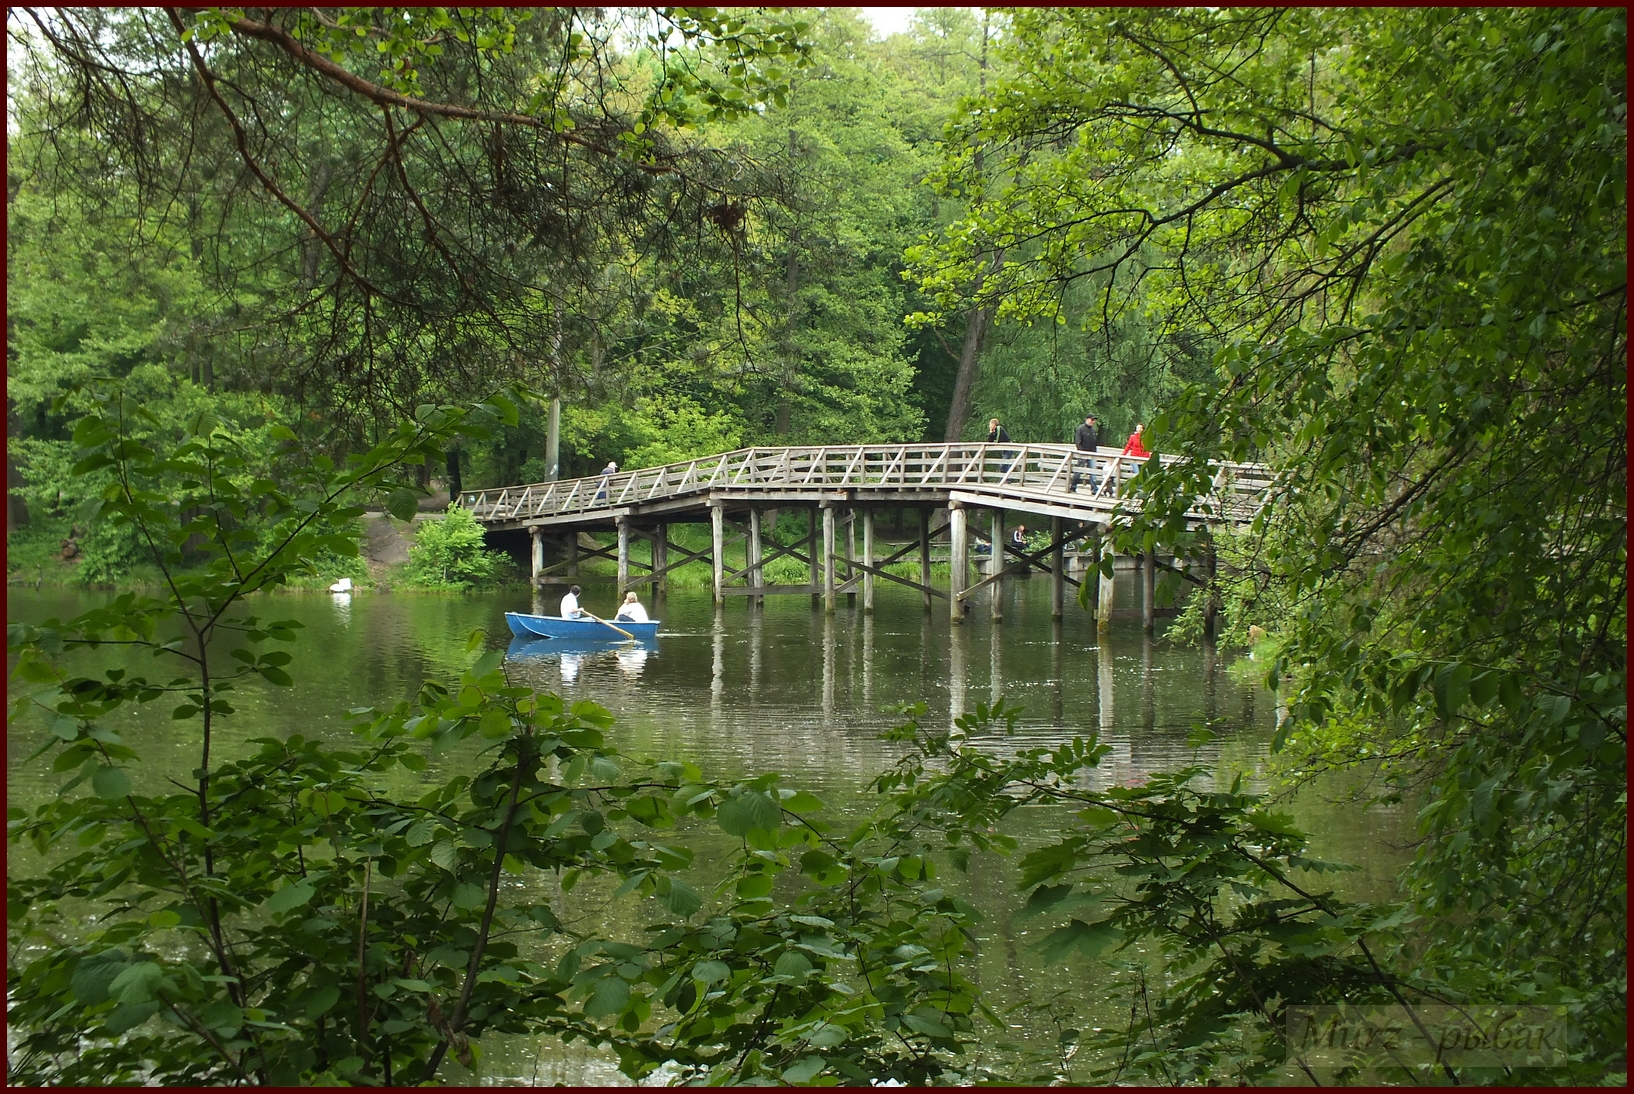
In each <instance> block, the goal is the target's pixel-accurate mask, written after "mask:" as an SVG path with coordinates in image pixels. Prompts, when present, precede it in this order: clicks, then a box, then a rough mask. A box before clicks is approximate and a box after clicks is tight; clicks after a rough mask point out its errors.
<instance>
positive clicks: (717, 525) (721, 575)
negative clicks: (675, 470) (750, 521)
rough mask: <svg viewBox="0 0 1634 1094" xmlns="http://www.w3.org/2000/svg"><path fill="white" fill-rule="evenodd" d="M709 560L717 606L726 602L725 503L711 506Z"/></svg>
mask: <svg viewBox="0 0 1634 1094" xmlns="http://www.w3.org/2000/svg"><path fill="white" fill-rule="evenodd" d="M709 537H710V538H709V543H710V552H709V556H710V557H709V562H710V565H711V566H712V567H714V577H715V581H714V589H715V606H716V607H717V608H718V607H720V606H721V605H722V604H724V603H726V512H725V507H724V505H723V503H720V502H711V503H710V506H709Z"/></svg>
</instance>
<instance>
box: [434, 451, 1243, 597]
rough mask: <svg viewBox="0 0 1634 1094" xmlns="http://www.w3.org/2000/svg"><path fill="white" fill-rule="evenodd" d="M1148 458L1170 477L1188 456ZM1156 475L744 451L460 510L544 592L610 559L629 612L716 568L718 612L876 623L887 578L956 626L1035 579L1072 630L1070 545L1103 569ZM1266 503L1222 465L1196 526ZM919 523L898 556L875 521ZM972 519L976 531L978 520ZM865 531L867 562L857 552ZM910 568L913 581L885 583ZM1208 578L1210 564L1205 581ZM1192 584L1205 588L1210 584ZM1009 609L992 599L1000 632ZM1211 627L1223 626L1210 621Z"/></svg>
mask: <svg viewBox="0 0 1634 1094" xmlns="http://www.w3.org/2000/svg"><path fill="white" fill-rule="evenodd" d="M1151 458H1153V459H1160V460H1162V461H1163V462H1165V463H1168V462H1171V461H1172V460H1174V459H1176V458H1177V457H1169V456H1157V457H1151ZM1145 462H1146V460H1145V459H1136V458H1133V457H1128V456H1122V455H1120V454H1119V453H1118V451H1117V450H1116V449H1107V448H1103V449H1099V450H1097V451H1096V452H1094V453H1089V452H1080V451H1078V450H1076V449H1074V448H1073V447H1072V446H1070V445H1052V444H1043V445H1040V444H1015V443H1011V444H882V445H828V446H822V447H806V448H746V449H739V450H737V451H735V452H725V453H722V454H720V455H717V456H710V457H707V458H703V459H696V460H688V461H686V462H684V463H673V464H666V465H664V466H662V467H648V468H642V469H641V470H637V471H621V472H618V473H617V474H613V475H606V476H602V475H595V476H589V477H586V478H579V479H566V480H562V481H559V482H544V483H533V484H531V485H526V486H509V487H504V488H500V489H494V490H483V491H479V492H475V493H467V494H464V495H463V496H462V498H461V503H462V504H463V505H464V506H465V507H466V508H467V509H469V510H470V511H471V513H472V514H473V515H474V516H475V517H476V519H477V520H478V521H480V522H481V523H482V524H483V525H484V526H485V527H486V528H487V530H488V538H489V540H490V542H491V543H492V544H493V545H494V546H499V547H506V548H508V549H510V550H511V551H512V552H513V553H514V554H518V555H522V554H523V553H524V551H525V552H526V557H529V558H530V559H531V563H532V565H531V572H532V577H533V582H534V584H535V585H536V586H538V585H542V584H562V583H567V582H570V581H572V580H574V579H575V578H576V577H577V575H578V566H579V562H580V560H581V558H584V557H604V558H608V559H611V560H613V561H614V562H615V563H616V565H617V574H618V579H617V580H618V589H619V596H620V598H622V596H623V593H624V590H625V589H627V588H629V587H632V586H635V585H640V584H646V583H651V584H653V585H654V586H655V588H656V589H657V590H663V589H664V588H666V587H667V580H666V578H667V575H668V574H669V573H670V571H672V570H674V569H675V568H676V567H678V566H682V565H685V564H687V563H690V562H693V561H707V562H709V563H710V564H711V566H712V567H713V569H714V582H713V587H714V594H715V601H716V603H717V604H719V603H721V602H723V600H724V599H725V598H726V597H728V596H749V597H751V598H752V600H751V603H756V604H758V603H760V602H761V598H762V597H766V596H774V595H779V594H800V595H810V596H811V597H812V598H813V602H814V603H816V602H817V601H818V599H819V598H820V599H821V601H822V603H823V604H824V606H825V607H826V608H827V609H828V610H830V611H832V610H833V609H834V605H835V598H836V596H837V595H839V594H842V593H843V594H848V595H854V594H855V593H856V591H857V589H858V588H859V587H860V589H861V591H862V597H863V608H864V610H872V609H873V606H874V587H875V582H876V580H884V581H893V582H896V583H898V584H900V585H906V586H909V587H911V588H914V589H917V590H918V591H919V592H920V594H921V595H922V596H923V598H924V605H925V607H926V609H927V610H928V609H929V608H930V607H931V604H932V600H933V598H942V599H945V600H947V601H948V602H949V604H950V617H951V619H952V620H953V621H954V622H959V621H962V620H963V618H964V616H965V614H966V604H967V602H968V601H969V600H970V598H971V597H972V596H973V595H974V594H976V593H977V592H979V591H981V590H982V589H984V588H987V587H989V586H996V585H998V583H1000V582H1002V581H1003V579H1004V578H1005V577H1006V576H1012V575H1019V574H1023V573H1026V572H1028V571H1029V570H1032V569H1037V570H1041V571H1043V572H1045V573H1047V574H1049V575H1050V576H1051V579H1052V594H1053V596H1052V604H1053V612H1054V614H1055V616H1056V618H1060V616H1061V611H1062V601H1063V595H1064V589H1065V587H1066V586H1068V585H1072V586H1076V585H1077V584H1078V581H1076V580H1074V579H1073V578H1072V577H1071V576H1070V575H1069V574H1068V573H1067V567H1066V565H1065V552H1066V548H1067V546H1068V545H1069V544H1072V543H1076V542H1079V541H1086V540H1087V541H1088V542H1089V543H1090V544H1091V545H1092V552H1091V553H1092V557H1093V556H1094V554H1095V552H1096V551H1098V550H1099V543H1100V540H1101V536H1102V533H1103V532H1104V530H1105V529H1106V528H1107V527H1108V526H1109V525H1110V524H1111V523H1112V522H1113V521H1114V520H1115V519H1118V518H1119V517H1120V516H1123V515H1125V514H1127V512H1128V511H1129V509H1130V508H1132V507H1138V501H1137V500H1135V499H1134V498H1133V497H1132V493H1133V491H1132V490H1131V489H1130V484H1131V482H1132V480H1134V478H1135V477H1136V476H1137V475H1138V474H1139V473H1140V471H1141V469H1142V465H1143V464H1144V463H1145ZM1270 489H1271V474H1270V472H1269V471H1268V470H1267V469H1266V468H1264V467H1261V466H1258V465H1254V464H1229V463H1228V464H1221V465H1218V466H1217V467H1216V469H1215V474H1214V477H1213V489H1212V491H1211V493H1210V494H1209V495H1208V496H1206V497H1202V498H1199V499H1198V500H1197V502H1196V503H1195V506H1194V508H1193V510H1192V511H1191V512H1189V513H1188V514H1187V518H1188V520H1191V521H1194V522H1195V523H1196V525H1198V526H1210V527H1212V526H1217V525H1222V524H1226V525H1232V524H1242V523H1246V522H1247V521H1250V520H1252V519H1253V517H1254V515H1255V514H1256V513H1257V512H1258V511H1259V510H1260V508H1261V507H1262V506H1264V505H1265V503H1266V501H1267V499H1268V497H1269V494H1270ZM801 509H803V510H806V511H808V512H809V513H810V517H811V519H810V520H809V521H807V522H804V523H805V525H806V529H805V536H804V541H803V542H802V541H799V540H796V541H793V542H784V541H781V540H779V539H777V538H776V532H775V515H776V514H777V513H787V512H790V511H791V510H801ZM941 509H945V510H947V513H948V519H947V521H946V522H945V523H941V524H939V526H938V527H935V528H932V527H931V523H932V522H931V515H932V513H933V512H935V511H936V510H941ZM907 510H912V511H913V512H915V514H916V516H917V529H916V532H917V535H916V536H914V537H913V538H911V539H909V540H908V541H907V542H906V543H893V544H892V545H891V547H893V548H894V549H892V550H889V551H887V552H886V553H884V554H881V552H880V544H879V542H878V541H877V540H876V536H875V532H876V522H875V518H876V514H877V513H879V512H881V511H884V512H892V511H894V515H895V516H896V518H897V519H896V522H895V527H896V529H897V530H898V531H901V530H902V527H903V522H902V519H901V518H902V514H903V512H904V511H907ZM1010 513H1016V514H1025V515H1026V516H1029V517H1035V518H1040V519H1041V520H1047V521H1048V523H1049V542H1048V545H1047V546H1044V547H1043V548H1041V549H1036V550H1035V549H1031V548H1028V547H1023V546H1018V545H1015V544H1012V543H1011V542H1009V539H1008V537H1007V536H1006V535H1005V520H1006V514H1010ZM982 514H985V515H986V516H987V518H988V519H987V523H988V525H989V529H988V530H987V531H986V532H985V533H984V532H983V530H982V529H981V528H980V527H979V525H980V523H982V522H981V520H980V517H981V515H982ZM972 516H976V517H977V518H978V519H977V520H976V521H972V519H971V517H972ZM768 517H770V518H771V519H770V520H768ZM859 518H860V519H859ZM705 522H707V523H708V524H709V525H710V528H711V537H710V547H709V548H708V549H705V550H692V549H688V548H685V547H683V546H680V545H678V544H675V543H673V542H671V541H670V533H669V529H670V526H671V525H673V524H685V523H705ZM859 523H860V524H861V527H862V550H861V552H860V554H859V552H858V551H857V549H856V542H855V541H856V529H857V525H858V524H859ZM819 530H820V535H821V543H819V542H818V536H819ZM609 531H610V532H612V533H614V536H615V539H614V542H613V543H611V544H608V545H607V546H602V545H600V543H599V541H597V540H595V539H594V534H595V533H605V532H609ZM587 532H588V533H592V537H591V538H592V542H593V543H596V545H595V546H586V545H585V544H584V542H583V538H582V534H583V533H587ZM842 533H843V538H844V543H843V545H842V544H841V542H840V541H841V537H842ZM942 539H946V541H947V542H948V545H949V561H950V563H951V566H950V571H951V576H950V580H949V583H948V588H947V589H945V590H944V589H939V588H935V587H933V586H932V584H931V550H932V546H931V545H932V542H933V541H940V540H942ZM973 539H974V540H976V541H981V540H985V541H986V542H987V543H988V544H989V550H990V551H991V552H994V553H996V554H998V557H999V559H1000V560H1001V562H1000V563H998V564H992V563H990V564H989V565H988V567H987V569H988V571H989V572H988V575H987V576H986V577H984V578H982V579H981V580H979V581H976V582H974V583H972V582H971V581H970V577H969V575H970V564H971V561H972V559H971V555H972V547H973V543H972V540H973ZM632 540H637V541H639V540H645V541H647V542H648V543H649V544H650V545H651V551H650V553H649V559H650V561H645V562H644V561H641V560H640V559H638V558H632V557H631V553H630V545H631V542H632ZM739 543H743V544H745V545H746V546H745V548H744V553H743V557H744V565H743V567H742V568H739V569H732V568H729V567H728V566H727V564H726V556H727V551H728V548H733V547H735V546H736V545H737V544H739ZM547 547H548V548H550V550H549V551H548V555H549V556H551V557H547ZM978 550H979V548H978ZM672 552H673V554H672ZM914 555H917V561H918V564H919V565H918V580H917V581H916V580H913V579H912V578H909V577H905V576H901V575H899V574H893V573H890V572H888V571H887V569H886V567H888V566H891V565H893V564H896V563H900V562H902V561H904V560H907V559H908V558H909V556H914ZM990 557H991V556H990ZM779 558H792V559H794V560H796V561H797V562H800V563H803V564H804V568H805V570H806V572H807V574H809V580H808V581H807V582H805V583H803V584H797V585H768V584H766V583H765V580H764V576H765V568H766V566H767V565H768V564H769V563H771V562H773V561H775V560H776V559H779ZM1142 563H1143V565H1142V569H1143V571H1144V577H1145V585H1146V596H1145V598H1144V604H1145V609H1144V614H1145V622H1146V624H1147V626H1148V627H1150V626H1151V623H1152V619H1153V616H1154V611H1153V608H1152V595H1151V592H1152V585H1153V580H1154V577H1155V572H1156V570H1157V568H1158V566H1160V565H1162V563H1161V562H1160V561H1159V560H1158V559H1157V558H1156V557H1155V556H1153V555H1152V554H1151V553H1150V552H1148V553H1147V555H1146V557H1145V558H1144V559H1143V560H1142ZM1212 569H1213V554H1212V551H1211V552H1209V554H1208V555H1207V557H1206V559H1205V570H1206V571H1212ZM1185 576H1187V577H1188V578H1190V580H1192V581H1193V582H1195V583H1198V584H1202V583H1204V582H1205V581H1206V580H1207V578H1206V577H1199V576H1197V575H1192V574H1189V573H1187V574H1186V575H1185ZM994 591H995V592H996V591H997V589H996V588H995V589H994ZM1098 592H1099V596H1098V597H1097V598H1096V599H1097V600H1098V601H1099V605H1098V609H1099V610H1098V611H1097V616H1098V619H1099V621H1100V623H1101V624H1102V625H1105V624H1106V623H1107V622H1108V621H1109V620H1110V619H1111V614H1112V613H1111V582H1110V581H1109V580H1103V581H1102V583H1101V587H1100V589H1099V590H1098ZM1001 599H1002V598H1000V597H998V596H994V597H992V598H991V602H992V610H993V618H994V619H995V620H996V619H998V618H999V613H1000V610H1001V608H1000V604H1001ZM1206 614H1208V615H1209V616H1211V617H1212V612H1209V613H1206ZM1210 623H1211V624H1212V619H1210Z"/></svg>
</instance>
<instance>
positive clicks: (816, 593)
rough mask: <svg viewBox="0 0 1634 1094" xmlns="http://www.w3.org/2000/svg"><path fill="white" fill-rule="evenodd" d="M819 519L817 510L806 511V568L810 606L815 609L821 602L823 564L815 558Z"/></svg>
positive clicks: (813, 508)
mask: <svg viewBox="0 0 1634 1094" xmlns="http://www.w3.org/2000/svg"><path fill="white" fill-rule="evenodd" d="M819 521H820V518H819V516H818V513H817V509H816V507H815V506H813V507H812V508H810V509H807V510H806V558H808V559H810V560H811V565H810V566H808V567H807V569H808V570H809V571H810V574H811V606H812V607H813V608H815V607H817V606H818V605H820V604H821V603H822V602H823V563H822V560H821V559H820V558H818V557H817V525H818V523H819Z"/></svg>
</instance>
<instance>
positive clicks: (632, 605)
mask: <svg viewBox="0 0 1634 1094" xmlns="http://www.w3.org/2000/svg"><path fill="white" fill-rule="evenodd" d="M613 622H614V623H651V622H652V620H650V619H648V618H647V609H646V608H643V607H642V606H641V601H640V599H639V598H638V597H637V596H636V595H635V594H634V593H625V594H624V603H623V604H621V605H619V609H618V614H617V615H615V616H613Z"/></svg>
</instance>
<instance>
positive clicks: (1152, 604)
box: [1140, 547, 1157, 634]
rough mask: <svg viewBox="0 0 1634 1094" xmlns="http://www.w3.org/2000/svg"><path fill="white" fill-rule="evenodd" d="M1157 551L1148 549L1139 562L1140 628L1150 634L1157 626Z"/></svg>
mask: <svg viewBox="0 0 1634 1094" xmlns="http://www.w3.org/2000/svg"><path fill="white" fill-rule="evenodd" d="M1156 597H1157V549H1156V548H1155V547H1148V548H1147V549H1146V556H1145V557H1144V558H1142V559H1141V560H1140V628H1141V630H1143V631H1145V632H1146V633H1147V634H1151V633H1152V630H1153V628H1154V627H1156V626H1157V602H1156Z"/></svg>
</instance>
